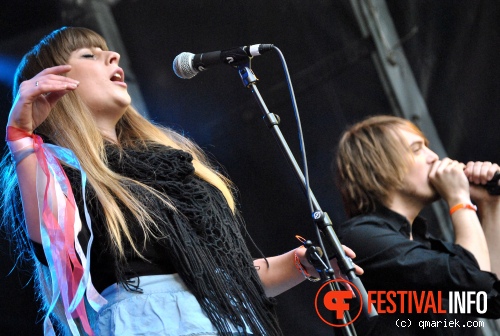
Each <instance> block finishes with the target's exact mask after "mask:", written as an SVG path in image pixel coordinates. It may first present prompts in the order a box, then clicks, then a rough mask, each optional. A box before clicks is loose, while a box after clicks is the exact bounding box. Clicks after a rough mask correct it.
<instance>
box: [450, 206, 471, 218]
mask: <svg viewBox="0 0 500 336" xmlns="http://www.w3.org/2000/svg"><path fill="white" fill-rule="evenodd" d="M460 209H469V210H474V211H477V206H475V205H474V204H471V203H458V204H457V205H455V206H454V207H452V208H451V209H450V216H451V215H453V214H454V213H455V212H456V211H457V210H460Z"/></svg>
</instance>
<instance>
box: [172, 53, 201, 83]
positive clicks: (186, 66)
mask: <svg viewBox="0 0 500 336" xmlns="http://www.w3.org/2000/svg"><path fill="white" fill-rule="evenodd" d="M193 57H194V54H192V53H188V52H183V53H180V54H179V55H177V56H176V57H175V58H174V62H173V64H172V67H173V69H174V73H175V74H176V75H177V76H178V77H180V78H183V79H190V78H193V77H194V76H196V74H197V73H198V71H197V70H196V69H194V68H193Z"/></svg>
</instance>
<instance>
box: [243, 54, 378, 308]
mask: <svg viewBox="0 0 500 336" xmlns="http://www.w3.org/2000/svg"><path fill="white" fill-rule="evenodd" d="M235 68H236V69H237V70H238V73H239V74H240V77H241V80H242V81H243V85H245V87H246V88H249V89H251V90H252V94H253V96H254V98H255V99H256V100H257V103H258V104H259V107H260V109H261V111H262V112H263V113H264V121H265V122H266V124H267V125H268V127H269V128H271V129H272V130H273V131H274V135H275V137H276V140H277V141H278V143H279V144H280V146H281V149H282V151H283V153H284V154H285V156H286V157H287V158H288V160H289V163H290V164H291V166H292V168H293V169H294V171H295V173H296V174H297V177H298V178H299V180H300V182H301V185H302V187H303V190H304V191H305V192H306V195H307V192H309V195H310V198H311V202H312V205H313V209H314V213H313V219H314V222H315V223H316V225H317V226H318V227H319V229H320V230H321V232H323V234H324V236H325V237H326V238H327V239H328V241H329V242H330V245H331V246H332V247H333V250H334V254H335V257H336V258H337V263H338V265H339V268H340V270H341V271H342V272H343V273H344V274H345V275H346V276H347V277H348V279H349V281H351V282H352V283H353V284H354V285H355V286H356V287H357V288H358V289H359V291H360V293H361V301H362V304H363V313H364V314H366V316H370V317H371V316H376V315H377V312H376V310H375V308H374V307H373V306H372V307H371V309H368V295H367V293H366V290H365V288H364V285H363V283H362V282H361V279H359V278H358V276H357V275H356V273H355V272H354V263H353V262H352V260H351V258H349V257H348V256H346V254H345V252H344V249H343V248H342V244H341V243H340V241H339V239H338V237H337V235H336V234H335V231H334V230H333V226H332V221H331V220H330V217H329V216H328V214H327V213H326V212H323V211H322V210H321V208H320V206H319V203H318V201H317V200H316V197H315V196H314V194H313V192H312V190H311V189H309V190H306V187H307V186H306V182H305V177H304V174H303V173H302V171H301V169H300V167H299V165H298V164H297V161H296V160H295V157H294V156H293V153H292V152H291V150H290V148H289V147H288V144H287V142H286V140H285V138H284V136H283V134H282V133H281V130H280V128H279V126H278V125H279V117H278V116H277V115H276V114H274V113H270V112H269V110H268V108H267V106H266V103H265V102H264V100H263V99H262V96H261V95H260V92H259V90H258V88H257V85H256V82H257V81H258V79H257V77H256V76H255V74H254V73H253V71H252V69H250V64H249V62H248V63H245V64H240V65H237V66H235ZM325 252H326V251H325Z"/></svg>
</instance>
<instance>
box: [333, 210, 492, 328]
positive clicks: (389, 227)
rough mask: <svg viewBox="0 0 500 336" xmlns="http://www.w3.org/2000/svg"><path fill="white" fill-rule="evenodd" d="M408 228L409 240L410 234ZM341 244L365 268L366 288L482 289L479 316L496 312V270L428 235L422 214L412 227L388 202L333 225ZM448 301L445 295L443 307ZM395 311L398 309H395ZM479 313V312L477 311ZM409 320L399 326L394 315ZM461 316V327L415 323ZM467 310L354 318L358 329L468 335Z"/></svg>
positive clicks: (363, 280)
mask: <svg viewBox="0 0 500 336" xmlns="http://www.w3.org/2000/svg"><path fill="white" fill-rule="evenodd" d="M410 233H412V236H413V240H410ZM338 236H339V239H340V241H341V242H342V244H345V245H347V246H349V247H350V248H352V249H353V250H354V251H355V252H356V260H355V261H356V263H357V264H358V265H359V266H361V267H362V268H363V269H364V271H365V273H364V274H363V275H362V276H361V277H360V279H361V281H362V283H363V285H364V287H365V289H366V290H367V291H397V290H401V291H435V292H438V291H442V292H443V293H445V294H446V295H444V296H446V297H447V294H448V292H449V291H476V292H478V291H484V292H486V293H487V294H488V311H487V313H486V314H484V315H480V316H481V317H488V318H499V317H500V297H499V294H498V290H499V289H500V282H499V281H498V278H497V277H496V275H495V274H493V273H490V272H484V271H481V270H480V269H479V265H478V263H477V261H476V259H475V258H474V256H473V255H472V254H471V253H470V252H469V251H467V250H466V249H464V248H462V247H461V246H459V245H456V244H453V243H449V242H445V241H442V240H439V239H435V238H433V237H431V235H430V234H429V233H428V232H427V224H426V222H425V220H424V219H422V218H421V217H417V218H416V220H415V221H414V223H413V227H412V226H411V225H410V223H409V222H408V220H407V219H406V218H405V217H404V216H401V215H399V214H398V213H395V212H393V211H391V210H389V209H387V208H380V209H379V210H377V211H376V212H375V213H371V214H367V215H361V216H357V217H354V218H352V219H350V220H349V221H347V222H345V223H343V224H342V225H341V227H340V229H339V230H338ZM446 308H447V301H446V300H445V309H446ZM398 311H399V312H400V311H401V309H398ZM478 316H479V315H478ZM398 319H400V320H401V319H406V320H409V321H411V324H412V325H411V327H409V328H408V327H406V328H402V327H398V326H396V321H397V320H398ZM437 320H440V321H446V322H450V321H456V320H459V321H461V322H460V323H459V325H460V327H450V326H449V325H448V326H446V327H445V326H444V324H441V327H437V328H436V327H434V328H432V327H431V328H425V329H422V328H420V327H419V325H418V324H419V321H437ZM467 320H474V318H473V317H472V316H464V315H451V314H434V313H432V312H430V313H419V314H415V313H413V314H388V313H385V314H379V315H378V317H375V318H373V319H370V320H367V319H366V318H364V317H363V316H361V317H360V318H359V319H358V320H356V321H355V327H356V330H357V333H358V335H467V334H468V333H472V334H474V329H475V328H464V327H463V326H464V325H466V321H467Z"/></svg>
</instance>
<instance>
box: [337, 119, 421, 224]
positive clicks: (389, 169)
mask: <svg viewBox="0 0 500 336" xmlns="http://www.w3.org/2000/svg"><path fill="white" fill-rule="evenodd" d="M401 129H404V130H407V131H409V132H412V133H414V134H417V135H419V136H421V137H422V138H424V140H425V143H426V145H427V144H428V141H427V139H426V138H425V136H424V135H423V133H422V132H421V131H420V129H419V128H418V127H417V126H416V125H415V124H413V123H412V122H410V121H409V120H406V119H403V118H399V117H395V116H389V115H379V116H372V117H368V118H366V119H364V120H362V121H360V122H358V123H357V124H355V125H353V126H351V127H350V128H349V129H347V130H346V131H345V132H344V133H343V135H342V137H341V139H340V142H339V145H338V149H337V156H336V164H337V185H338V188H339V189H340V192H341V194H342V201H343V204H344V209H345V211H346V213H347V215H348V216H349V217H353V216H357V215H360V214H366V213H369V212H372V211H374V210H375V209H376V207H377V206H378V205H387V201H388V197H389V193H390V192H391V190H394V189H397V188H401V187H402V186H403V179H404V177H405V175H406V172H407V169H408V166H409V160H411V158H412V156H411V155H410V154H411V150H410V147H409V146H408V144H407V142H406V141H405V140H404V138H403V137H402V136H401V134H400V132H399V131H398V130H401Z"/></svg>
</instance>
